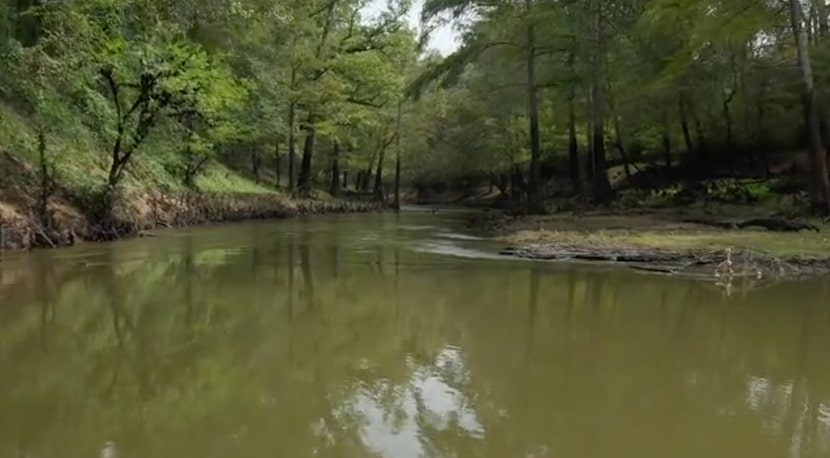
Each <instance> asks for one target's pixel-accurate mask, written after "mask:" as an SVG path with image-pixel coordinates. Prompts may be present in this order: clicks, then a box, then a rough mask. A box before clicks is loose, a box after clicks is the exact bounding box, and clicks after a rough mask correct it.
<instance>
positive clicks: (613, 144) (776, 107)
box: [411, 0, 830, 212]
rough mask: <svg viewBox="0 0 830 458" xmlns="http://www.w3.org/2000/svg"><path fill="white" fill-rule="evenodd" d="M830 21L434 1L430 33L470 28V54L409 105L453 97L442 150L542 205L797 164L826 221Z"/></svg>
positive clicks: (596, 5) (622, 6)
mask: <svg viewBox="0 0 830 458" xmlns="http://www.w3.org/2000/svg"><path fill="white" fill-rule="evenodd" d="M829 14H830V7H828V5H827V4H826V2H825V0H770V1H758V0H703V1H698V0H695V1H689V0H613V1H602V0H584V1H566V0H523V1H520V2H517V1H504V0H428V1H427V2H426V6H425V10H424V12H423V18H424V20H425V21H426V22H427V23H436V22H437V21H440V20H445V19H446V18H447V17H455V18H458V19H460V20H461V22H462V23H463V24H465V35H464V43H463V46H462V47H461V49H459V50H458V51H457V52H456V53H455V54H453V55H452V56H449V57H448V58H447V59H445V60H443V61H442V62H440V63H438V64H437V65H434V66H432V67H431V68H430V69H429V70H428V71H426V72H425V73H423V74H422V75H421V77H420V78H419V79H418V80H416V81H415V82H414V83H413V85H412V86H411V92H412V93H413V94H414V95H417V94H419V93H421V92H423V91H424V90H425V88H428V87H429V85H430V84H432V83H434V82H435V81H443V83H444V86H446V87H448V88H451V89H448V93H447V97H449V98H451V100H453V103H451V105H450V106H451V107H452V109H451V110H449V111H448V112H446V113H445V114H444V115H443V116H444V119H445V121H444V122H440V123H437V124H438V125H440V126H441V129H440V132H439V133H437V134H436V138H440V139H441V143H442V145H444V147H445V148H446V149H447V150H448V151H450V152H452V153H454V154H456V155H460V157H468V156H467V154H469V153H471V151H470V150H473V154H474V156H472V157H471V159H473V162H474V164H475V166H476V171H480V172H487V173H492V174H494V175H495V174H512V175H513V178H514V179H513V180H512V181H513V184H514V186H518V187H521V188H523V189H526V191H527V195H528V197H529V203H530V204H531V206H538V205H540V202H541V200H542V197H544V196H545V195H546V192H548V191H547V190H546V189H545V187H546V186H547V185H549V184H557V183H559V184H561V183H562V182H563V181H565V182H566V183H570V186H558V188H559V189H560V190H561V191H562V192H565V193H567V192H574V193H576V194H578V193H580V191H581V190H583V189H585V188H584V187H581V184H582V183H583V182H586V183H590V185H591V186H590V188H589V190H590V195H591V196H593V197H594V198H595V199H600V200H601V199H603V198H605V197H608V196H609V194H610V193H609V191H610V190H611V185H612V184H614V181H615V180H614V178H615V173H614V171H615V169H616V171H617V174H619V175H622V174H625V176H628V175H632V174H636V173H637V172H640V171H643V169H644V168H645V167H650V168H653V169H654V168H656V167H660V168H662V171H663V173H662V175H664V176H665V175H670V174H671V173H674V174H675V175H677V174H678V172H682V175H683V176H684V177H685V178H687V179H688V178H693V179H698V180H699V179H702V178H709V177H716V176H723V175H728V176H732V177H744V176H754V177H758V178H767V177H768V176H769V175H770V174H772V173H776V172H777V171H780V170H776V168H779V169H780V168H781V165H780V164H781V163H782V162H787V161H790V162H796V165H797V166H800V170H801V171H802V173H803V174H804V178H805V180H804V181H805V182H807V183H809V190H810V195H811V203H812V204H813V206H814V208H817V209H819V210H821V211H823V212H826V211H827V209H828V183H827V170H826V165H825V160H824V153H823V152H822V150H823V148H822V142H824V144H825V146H826V144H827V142H828V141H830V139H828V135H827V125H828V113H830V112H828V96H830V91H828V84H830V42H828V41H827V37H828V15H829ZM459 145H463V148H460V147H459ZM799 150H800V151H805V150H807V151H809V155H808V156H807V157H809V165H807V164H805V163H804V162H805V161H804V160H803V159H798V158H797V155H796V154H793V153H790V152H791V151H799ZM802 155H803V154H802ZM799 161H800V162H799ZM523 175H524V179H523ZM651 175H658V174H657V173H652V174H651ZM565 176H567V177H569V179H568V180H557V178H559V177H562V178H564V177H565ZM609 176H610V178H611V183H609ZM807 178H809V179H807ZM494 181H496V182H498V183H501V184H502V186H504V184H505V183H508V182H509V181H510V180H509V177H504V178H501V179H498V178H497V177H494ZM551 192H552V191H551Z"/></svg>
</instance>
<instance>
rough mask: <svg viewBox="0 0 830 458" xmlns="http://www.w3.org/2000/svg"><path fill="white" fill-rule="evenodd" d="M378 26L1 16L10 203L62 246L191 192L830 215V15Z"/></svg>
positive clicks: (299, 7) (302, 18) (145, 6)
mask: <svg viewBox="0 0 830 458" xmlns="http://www.w3.org/2000/svg"><path fill="white" fill-rule="evenodd" d="M368 6H369V2H367V1H366V0H284V1H266V0H205V1H199V2H196V1H193V0H185V1H177V2H163V1H160V0H77V1H72V2H69V1H59V0H54V1H47V0H15V1H12V0H0V54H2V58H0V153H2V167H3V171H2V173H0V188H2V189H3V201H4V202H6V203H11V204H13V205H16V206H17V207H16V208H18V209H21V210H20V212H21V213H26V214H30V215H34V216H35V217H36V218H37V219H39V220H40V221H42V223H43V225H44V226H46V225H50V224H53V223H52V222H53V220H54V219H55V213H56V212H57V211H58V210H56V208H58V209H59V207H60V206H59V205H57V204H56V203H55V202H61V201H66V202H70V203H72V205H74V206H75V207H77V208H79V209H80V211H81V212H82V213H83V214H85V216H87V217H89V216H90V215H92V216H93V217H94V218H96V219H97V220H99V221H110V222H111V221H114V220H115V219H117V218H118V217H116V216H115V214H116V213H117V212H116V209H117V208H119V206H123V205H124V203H125V202H129V203H130V205H132V206H133V207H135V206H136V205H135V202H136V199H138V200H141V196H146V195H148V193H161V194H165V195H168V196H170V195H183V194H184V193H193V192H196V193H209V194H218V195H223V194H266V195H273V196H275V197H276V196H280V197H281V198H282V197H285V196H290V197H296V196H312V197H318V198H319V197H320V196H323V195H324V196H325V198H338V197H351V198H357V197H361V198H364V199H373V200H377V201H384V202H387V203H389V204H390V205H393V206H395V207H398V206H399V205H400V203H401V201H402V200H403V199H409V200H414V201H418V200H419V199H420V200H425V199H429V198H433V197H431V196H438V197H437V198H439V199H450V198H451V196H455V195H457V196H460V197H461V198H464V197H467V198H469V197H471V196H476V195H478V194H488V195H495V196H497V197H496V199H495V200H497V201H499V202H501V203H504V204H505V205H509V206H511V207H517V208H522V209H524V211H527V212H530V213H542V212H547V211H551V210H557V209H561V208H565V206H566V205H572V204H573V203H574V202H579V203H580V204H585V205H596V204H606V203H608V202H611V201H615V202H617V203H620V202H622V203H623V204H624V205H674V206H676V205H682V204H685V203H688V202H689V201H690V200H697V199H706V198H712V199H716V200H727V201H739V202H741V203H751V204H756V203H762V202H765V201H775V202H777V204H778V205H779V206H781V207H782V208H783V207H786V208H787V211H789V212H792V213H796V212H797V213H807V212H812V213H814V214H821V215H826V214H828V213H829V212H830V181H829V180H828V169H827V164H826V161H827V160H826V155H825V151H826V150H827V145H828V142H830V134H828V123H829V122H830V90H828V87H830V41H828V40H829V38H828V36H829V35H828V34H830V31H828V22H830V19H829V18H830V6H828V4H827V3H826V1H825V0H765V1H759V0H702V1H696V0H606V1H602V0H426V1H425V2H424V3H423V4H421V3H417V4H412V3H410V2H409V1H408V0H389V1H388V2H387V3H386V5H385V7H384V8H382V9H381V10H380V11H379V12H376V13H375V14H368V13H367V11H368V10H369V8H368ZM413 16H418V18H419V21H417V23H413V21H410V20H409V18H411V17H413ZM447 24H451V25H452V27H454V28H455V29H456V30H457V32H458V33H459V34H460V37H461V44H460V46H459V48H458V49H457V50H456V51H455V52H453V53H451V54H449V55H447V56H442V55H440V54H439V53H438V52H436V51H435V50H431V49H429V46H428V45H427V44H428V42H429V36H430V32H431V31H433V30H434V29H435V28H436V27H439V26H446V25H447ZM21 194H24V195H25V196H26V197H27V198H26V199H21V198H19V195H21ZM782 195H786V196H787V197H786V200H781V199H778V198H779V197H780V196H782ZM136 196H139V197H136ZM776 199H778V200H776ZM145 200H146V199H145Z"/></svg>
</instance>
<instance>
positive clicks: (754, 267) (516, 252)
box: [500, 244, 830, 278]
mask: <svg viewBox="0 0 830 458" xmlns="http://www.w3.org/2000/svg"><path fill="white" fill-rule="evenodd" d="M500 254H502V255H505V256H515V257H520V258H525V259H538V260H559V261H568V260H570V261H581V262H605V263H621V264H624V265H626V266H627V267H630V268H632V269H635V270H642V271H649V272H657V273H663V274H670V275H676V274H677V275H679V274H687V273H691V272H697V273H702V274H705V275H707V276H715V277H727V276H728V277H755V278H793V277H801V276H808V275H815V274H827V273H830V259H824V258H807V257H795V256H793V257H784V258H781V257H775V256H770V255H767V254H764V253H760V252H757V251H752V250H734V249H727V250H717V251H669V250H658V249H649V248H608V247H580V246H571V245H567V244H555V245H550V244H546V245H534V246H530V247H526V248H506V249H504V250H502V251H501V252H500Z"/></svg>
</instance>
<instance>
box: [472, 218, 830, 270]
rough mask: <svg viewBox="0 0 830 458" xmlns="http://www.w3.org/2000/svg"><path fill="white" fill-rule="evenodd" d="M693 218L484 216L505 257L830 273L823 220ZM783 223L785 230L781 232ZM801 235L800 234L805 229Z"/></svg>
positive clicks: (482, 222)
mask: <svg viewBox="0 0 830 458" xmlns="http://www.w3.org/2000/svg"><path fill="white" fill-rule="evenodd" d="M746 221H749V222H752V220H730V219H723V218H712V217H708V218H703V217H692V215H688V214H681V213H677V212H650V213H645V212H642V213H639V214H628V215H613V214H602V213H594V214H587V215H574V214H557V215H551V216H539V217H516V216H509V215H505V214H503V213H493V212H491V213H489V214H485V215H484V216H482V215H479V216H478V217H477V219H476V220H475V221H472V222H471V225H476V226H478V227H481V228H486V229H487V230H488V231H489V232H490V233H491V234H492V235H493V236H494V237H495V238H497V239H498V240H501V241H503V242H504V243H505V245H506V246H508V248H505V249H504V250H502V251H501V254H503V255H505V256H513V257H521V258H526V259H538V260H550V261H578V262H604V263H617V264H620V265H623V266H626V267H629V268H632V269H636V270H641V271H649V272H658V273H663V274H670V275H703V276H709V277H756V278H794V277H802V276H812V275H820V274H828V273H830V236H828V235H827V234H828V233H829V232H830V226H828V225H827V224H825V223H822V222H820V221H795V220H778V219H758V220H757V221H760V223H768V224H772V226H773V229H774V230H770V229H768V228H764V227H761V226H751V225H743V224H741V223H743V222H746ZM775 224H782V225H783V226H780V227H779V226H776V225H775ZM799 229H800V230H799Z"/></svg>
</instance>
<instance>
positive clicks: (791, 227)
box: [683, 218, 819, 232]
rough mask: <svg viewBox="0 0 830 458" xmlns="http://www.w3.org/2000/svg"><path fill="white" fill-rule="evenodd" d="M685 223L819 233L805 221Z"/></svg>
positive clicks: (723, 227)
mask: <svg viewBox="0 0 830 458" xmlns="http://www.w3.org/2000/svg"><path fill="white" fill-rule="evenodd" d="M683 222H684V223H690V224H700V225H702V226H710V227H716V228H718V229H746V228H750V227H763V228H764V229H767V230H770V231H776V232H798V231H813V232H819V228H818V226H815V225H813V224H810V223H807V222H804V221H792V220H788V219H782V218H752V219H747V220H743V221H718V220H706V219H686V220H683Z"/></svg>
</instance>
